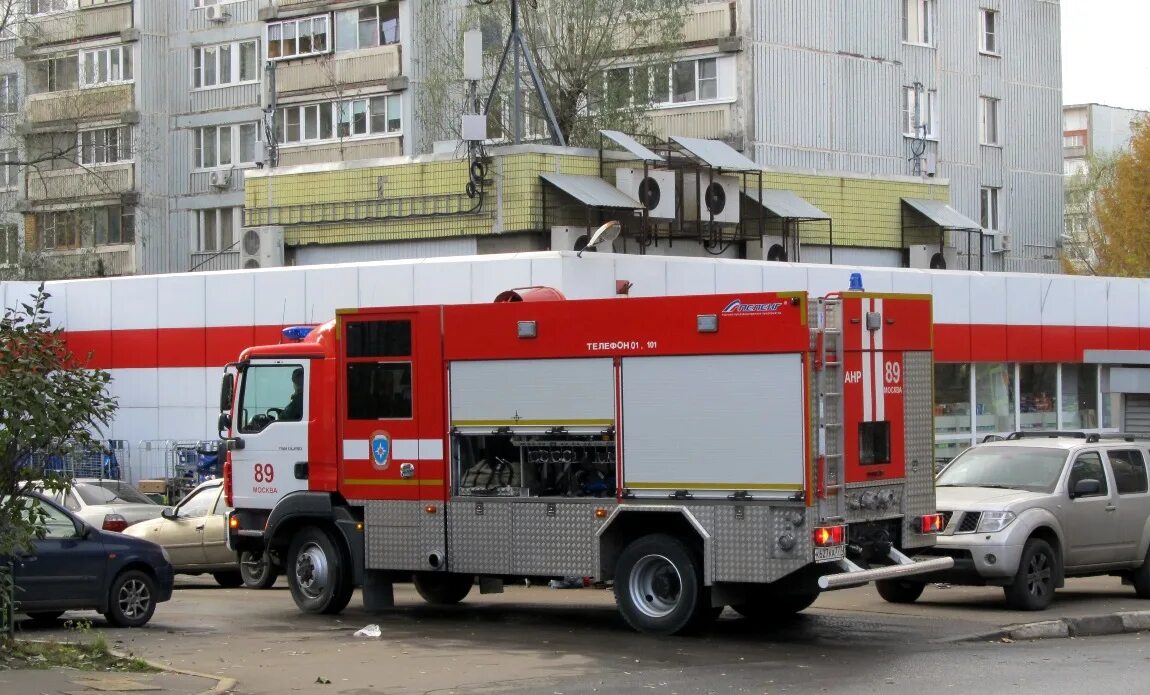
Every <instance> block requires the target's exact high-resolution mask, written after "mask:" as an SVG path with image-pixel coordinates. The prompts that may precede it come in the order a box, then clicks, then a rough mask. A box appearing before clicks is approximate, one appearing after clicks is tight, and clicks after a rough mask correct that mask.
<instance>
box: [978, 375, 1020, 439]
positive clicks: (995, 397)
mask: <svg viewBox="0 0 1150 695" xmlns="http://www.w3.org/2000/svg"><path fill="white" fill-rule="evenodd" d="M974 409H975V410H974V423H975V435H976V436H977V437H982V436H983V435H986V434H991V433H995V432H1014V431H1016V429H1017V428H1016V427H1015V425H1014V365H1013V364H1003V363H979V364H976V365H974Z"/></svg>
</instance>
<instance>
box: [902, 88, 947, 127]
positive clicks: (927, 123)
mask: <svg viewBox="0 0 1150 695" xmlns="http://www.w3.org/2000/svg"><path fill="white" fill-rule="evenodd" d="M902 133H903V135H905V136H907V137H910V138H937V137H938V92H937V91H935V90H933V89H930V90H926V89H921V88H917V87H903V90H902Z"/></svg>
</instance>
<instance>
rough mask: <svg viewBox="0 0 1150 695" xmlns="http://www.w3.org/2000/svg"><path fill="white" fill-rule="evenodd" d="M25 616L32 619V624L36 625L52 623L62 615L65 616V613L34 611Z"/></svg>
mask: <svg viewBox="0 0 1150 695" xmlns="http://www.w3.org/2000/svg"><path fill="white" fill-rule="evenodd" d="M25 615H27V616H28V617H29V618H31V619H32V622H35V623H51V622H54V621H55V620H56V619H57V618H59V617H60V616H61V615H64V611H34V612H31V613H25Z"/></svg>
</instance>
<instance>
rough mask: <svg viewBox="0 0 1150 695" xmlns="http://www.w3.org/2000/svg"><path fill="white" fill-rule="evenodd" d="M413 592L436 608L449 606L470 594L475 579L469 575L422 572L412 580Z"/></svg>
mask: <svg viewBox="0 0 1150 695" xmlns="http://www.w3.org/2000/svg"><path fill="white" fill-rule="evenodd" d="M412 581H413V582H414V583H415V590H416V591H418V592H419V595H420V596H422V597H423V600H424V601H427V602H428V603H430V604H433V605H436V606H450V605H454V604H456V603H459V602H460V601H462V600H463V599H465V598H467V595H468V594H470V593H471V587H472V586H474V585H475V577H473V576H471V575H470V574H447V573H443V572H423V573H420V574H417V575H415V576H414V577H413V578H412Z"/></svg>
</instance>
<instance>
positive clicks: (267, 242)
mask: <svg viewBox="0 0 1150 695" xmlns="http://www.w3.org/2000/svg"><path fill="white" fill-rule="evenodd" d="M283 264H284V228H283V227H253V228H252V229H247V230H245V231H244V236H243V239H242V240H241V241H240V267H241V268H243V269H244V270H253V269H255V268H278V267H279V266H282V265H283Z"/></svg>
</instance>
